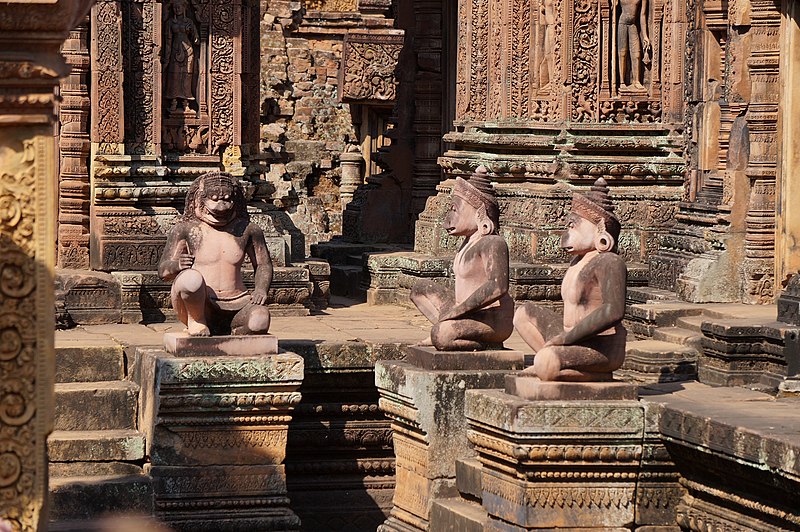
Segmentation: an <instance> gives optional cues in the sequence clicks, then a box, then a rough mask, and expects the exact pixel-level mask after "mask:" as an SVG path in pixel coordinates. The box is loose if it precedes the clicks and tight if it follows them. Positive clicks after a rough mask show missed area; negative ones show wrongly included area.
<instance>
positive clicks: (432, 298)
mask: <svg viewBox="0 0 800 532" xmlns="http://www.w3.org/2000/svg"><path fill="white" fill-rule="evenodd" d="M499 217H500V210H499V208H498V205H497V198H496V197H495V195H494V189H493V188H492V184H491V182H490V181H489V179H488V173H487V170H486V168H485V167H483V166H480V167H478V169H477V170H476V171H475V173H474V174H473V175H472V176H471V177H470V178H469V180H465V179H462V178H460V177H458V178H456V184H455V187H454V188H453V195H452V206H451V208H450V210H449V211H448V213H447V215H446V216H445V219H444V228H445V230H446V231H447V233H448V234H450V235H453V236H463V237H466V238H464V242H463V243H462V244H461V247H460V248H459V250H458V253H457V254H456V256H455V259H454V260H453V273H454V274H455V291H454V292H451V291H450V290H448V289H447V288H445V287H444V286H442V285H440V284H437V283H435V282H424V281H423V282H420V283H418V284H417V285H416V286H414V288H413V289H412V291H411V301H413V302H414V304H415V305H416V306H417V308H418V309H419V310H420V311H421V312H422V313H423V314H424V315H425V317H426V318H428V320H430V321H431V323H433V328H432V329H431V335H430V338H428V339H427V340H426V341H425V342H423V344H424V345H425V344H426V345H433V346H435V347H436V349H438V350H440V351H472V350H478V349H485V348H487V347H488V348H491V347H500V346H502V343H503V342H504V341H505V340H506V339H507V338H508V337H509V336H511V333H512V332H513V330H514V329H513V325H512V321H511V320H512V317H513V313H514V302H513V301H512V300H511V296H509V295H508V246H507V245H506V242H505V240H504V239H503V237H502V236H500V235H498V234H497V230H498V225H499Z"/></svg>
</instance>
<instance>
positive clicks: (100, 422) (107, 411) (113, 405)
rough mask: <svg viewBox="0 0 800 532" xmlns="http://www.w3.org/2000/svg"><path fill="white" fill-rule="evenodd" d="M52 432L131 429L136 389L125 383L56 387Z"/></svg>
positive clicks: (86, 383) (133, 425)
mask: <svg viewBox="0 0 800 532" xmlns="http://www.w3.org/2000/svg"><path fill="white" fill-rule="evenodd" d="M55 390H56V398H57V400H56V402H55V411H54V416H55V417H54V428H55V430H70V431H72V430H105V429H133V428H134V427H135V426H136V415H137V410H138V407H137V398H138V392H139V387H138V386H137V385H136V384H134V383H132V382H127V381H113V382H74V383H65V384H57V385H56V388H55Z"/></svg>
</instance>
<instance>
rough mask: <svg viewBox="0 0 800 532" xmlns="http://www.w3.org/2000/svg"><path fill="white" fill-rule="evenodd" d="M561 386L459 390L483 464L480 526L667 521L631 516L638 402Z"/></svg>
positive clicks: (639, 430) (640, 427)
mask: <svg viewBox="0 0 800 532" xmlns="http://www.w3.org/2000/svg"><path fill="white" fill-rule="evenodd" d="M544 384H548V383H544ZM577 386H579V387H585V386H586V385H585V384H578V385H577ZM601 386H602V385H601ZM606 386H609V385H606ZM610 386H611V387H612V388H618V385H616V384H611V385H610ZM569 387H570V386H569V385H568V384H566V383H564V384H561V385H560V386H559V388H560V390H559V391H560V392H561V397H560V398H559V397H556V396H553V400H542V401H528V400H524V399H521V398H519V397H516V396H512V395H509V394H506V393H503V392H502V391H500V390H482V391H470V392H467V396H466V416H467V419H468V423H469V431H468V435H469V441H470V442H471V443H472V444H473V445H474V446H475V449H476V450H477V452H478V458H479V460H480V462H481V463H482V465H483V467H482V472H481V482H482V490H483V497H482V499H483V500H482V505H483V507H484V508H485V509H486V511H487V512H488V514H489V520H488V523H487V527H486V530H493V531H515V532H516V531H522V530H534V529H551V528H569V529H570V530H582V529H587V530H589V529H593V530H630V529H631V528H633V527H634V526H636V525H638V526H643V525H651V526H652V525H666V524H668V523H669V521H666V522H663V521H662V522H653V521H650V522H649V523H647V522H644V523H643V522H641V521H639V522H638V523H637V519H636V516H637V514H638V512H639V508H638V506H639V500H638V494H637V480H638V478H639V473H640V467H641V465H642V457H643V453H644V448H645V432H646V430H645V424H646V423H645V418H646V414H645V408H644V406H643V405H642V404H641V403H639V402H638V401H633V400H616V401H613V400H602V401H601V400H574V401H570V400H569V399H566V398H567V397H570V396H574V395H575V393H576V392H573V391H570V390H568V388H569ZM551 388H552V387H551ZM550 391H551V392H552V391H554V390H552V389H551V390H550ZM618 391H619V390H618ZM623 395H626V394H623ZM559 399H560V400H559ZM673 519H674V516H673Z"/></svg>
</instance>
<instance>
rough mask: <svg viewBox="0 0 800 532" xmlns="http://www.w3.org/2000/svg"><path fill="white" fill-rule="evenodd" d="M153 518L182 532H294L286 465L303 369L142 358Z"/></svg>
mask: <svg viewBox="0 0 800 532" xmlns="http://www.w3.org/2000/svg"><path fill="white" fill-rule="evenodd" d="M137 353H138V354H139V356H140V357H141V371H140V380H141V386H142V400H143V406H142V414H141V418H142V423H141V424H142V427H143V429H144V431H145V432H146V434H147V442H148V450H147V453H148V455H149V456H150V457H151V466H150V471H149V472H150V474H151V475H152V476H153V480H154V497H155V513H156V516H157V517H158V518H159V519H161V520H163V521H164V522H166V523H167V524H168V525H169V526H171V527H172V528H174V529H175V530H186V531H188V530H192V531H197V530H208V531H211V530H214V531H218V530H297V529H299V526H300V520H299V519H298V517H297V516H296V515H295V514H294V512H293V511H292V510H291V509H290V508H289V499H288V497H287V490H286V475H285V471H284V465H283V462H284V458H285V455H286V441H287V435H288V424H289V422H290V421H291V417H292V416H291V414H292V410H293V409H294V407H295V405H296V404H297V403H299V401H300V392H299V391H298V390H299V388H300V383H301V382H302V379H303V359H302V358H301V357H299V356H298V355H295V354H293V353H281V354H276V355H268V356H244V355H235V354H226V355H224V356H197V355H195V356H191V357H188V356H183V357H181V358H175V357H174V355H170V354H168V353H166V352H165V351H163V350H157V349H140V350H139V351H138V352H137Z"/></svg>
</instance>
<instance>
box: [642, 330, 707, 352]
mask: <svg viewBox="0 0 800 532" xmlns="http://www.w3.org/2000/svg"><path fill="white" fill-rule="evenodd" d="M653 340H660V341H662V342H670V343H673V344H678V345H685V346H688V347H692V348H694V349H696V350H698V351H700V349H701V347H702V343H703V342H702V341H703V335H702V334H700V333H698V332H697V331H692V330H689V329H684V328H683V327H659V328H658V329H656V330H655V331H654V332H653Z"/></svg>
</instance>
